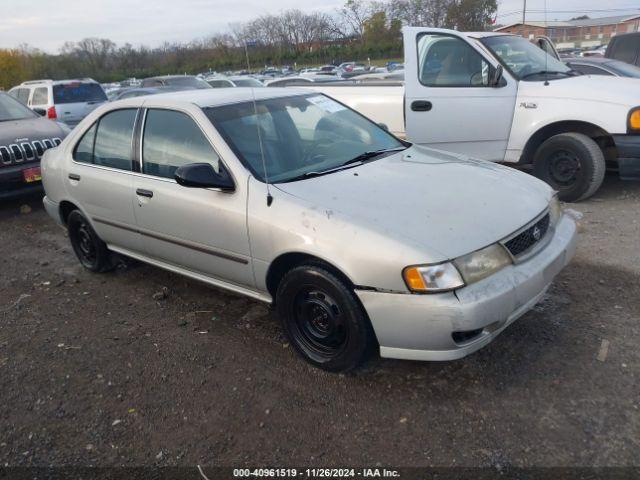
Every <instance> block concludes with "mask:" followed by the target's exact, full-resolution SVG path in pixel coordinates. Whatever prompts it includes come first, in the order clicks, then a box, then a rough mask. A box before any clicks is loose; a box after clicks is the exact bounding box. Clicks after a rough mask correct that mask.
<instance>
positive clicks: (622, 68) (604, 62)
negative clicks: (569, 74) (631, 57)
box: [564, 57, 640, 78]
mask: <svg viewBox="0 0 640 480" xmlns="http://www.w3.org/2000/svg"><path fill="white" fill-rule="evenodd" d="M564 63H566V64H567V66H569V67H570V68H571V69H573V70H575V71H576V72H580V73H582V74H584V75H607V76H613V77H630V78H640V67H636V66H635V65H631V64H629V63H625V62H621V61H619V60H612V59H610V58H603V57H584V58H571V59H565V61H564Z"/></svg>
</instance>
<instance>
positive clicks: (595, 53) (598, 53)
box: [580, 45, 607, 58]
mask: <svg viewBox="0 0 640 480" xmlns="http://www.w3.org/2000/svg"><path fill="white" fill-rule="evenodd" d="M606 51H607V46H606V45H604V46H599V47H594V48H589V49H587V50H582V51H581V52H580V56H581V57H596V58H597V57H604V54H605V52H606Z"/></svg>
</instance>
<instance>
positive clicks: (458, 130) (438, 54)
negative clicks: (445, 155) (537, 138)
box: [403, 27, 517, 161]
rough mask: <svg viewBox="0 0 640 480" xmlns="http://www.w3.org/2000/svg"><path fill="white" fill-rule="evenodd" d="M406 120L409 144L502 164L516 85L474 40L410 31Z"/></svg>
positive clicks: (406, 39) (406, 31)
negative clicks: (497, 80)
mask: <svg viewBox="0 0 640 480" xmlns="http://www.w3.org/2000/svg"><path fill="white" fill-rule="evenodd" d="M403 32H404V49H405V52H404V53H405V92H406V95H405V119H406V131H407V138H408V140H410V141H412V142H415V143H418V144H422V145H430V146H433V147H435V148H441V149H443V150H449V151H452V152H456V153H462V154H467V155H472V156H475V157H479V158H483V159H486V160H494V161H500V160H503V159H504V155H505V152H506V148H507V143H508V140H509V133H510V130H511V123H512V119H513V112H514V109H515V102H516V95H517V82H516V81H515V79H514V78H513V77H511V76H510V75H509V74H508V72H506V71H505V72H504V73H503V76H502V80H501V82H500V83H499V84H498V85H496V86H492V85H491V78H492V76H493V74H494V72H495V70H496V67H497V66H498V62H497V60H495V59H494V58H493V57H492V56H490V55H489V54H488V53H487V52H486V51H485V50H484V49H482V48H481V47H480V46H479V45H478V44H476V42H475V40H473V39H469V38H467V37H466V36H465V35H464V34H461V33H459V32H455V31H451V30H441V29H429V28H420V27H406V28H404V30H403Z"/></svg>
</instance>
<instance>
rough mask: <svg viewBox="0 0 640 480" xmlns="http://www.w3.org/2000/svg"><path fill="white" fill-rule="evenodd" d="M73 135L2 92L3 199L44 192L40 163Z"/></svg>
mask: <svg viewBox="0 0 640 480" xmlns="http://www.w3.org/2000/svg"><path fill="white" fill-rule="evenodd" d="M69 132H70V130H69V128H68V127H66V126H65V125H64V124H61V123H58V122H56V121H53V120H48V119H46V118H43V117H42V116H40V115H38V114H37V113H35V112H34V111H32V110H30V109H28V108H27V107H26V106H25V105H23V104H22V103H20V102H18V101H17V100H16V99H15V98H13V97H11V96H9V95H7V94H6V93H3V92H0V198H7V197H13V196H18V195H21V194H26V193H30V192H33V191H37V190H40V189H41V188H42V182H41V174H40V160H41V159H42V156H43V155H44V153H45V152H46V151H47V150H48V149H50V148H54V147H56V146H58V145H60V143H61V142H62V140H63V139H64V138H65V137H66V136H67V134H68V133H69Z"/></svg>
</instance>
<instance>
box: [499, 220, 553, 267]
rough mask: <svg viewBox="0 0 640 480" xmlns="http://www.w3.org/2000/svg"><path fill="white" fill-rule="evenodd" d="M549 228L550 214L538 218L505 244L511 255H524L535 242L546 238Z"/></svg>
mask: <svg viewBox="0 0 640 480" xmlns="http://www.w3.org/2000/svg"><path fill="white" fill-rule="evenodd" d="M548 230H549V214H548V213H547V214H546V215H545V216H544V217H542V218H541V219H540V220H538V221H537V222H536V223H534V224H533V225H531V226H530V227H529V228H527V229H526V230H524V231H523V232H521V233H519V234H518V235H516V236H515V237H513V238H512V239H511V240H509V241H508V242H505V244H504V246H505V247H507V249H508V250H509V252H511V255H513V256H514V257H517V256H519V255H522V254H523V253H525V252H526V251H528V250H529V249H531V248H532V247H533V246H534V245H535V244H537V243H538V242H539V241H540V240H542V239H543V238H544V236H545V235H546V234H547V231H548Z"/></svg>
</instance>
